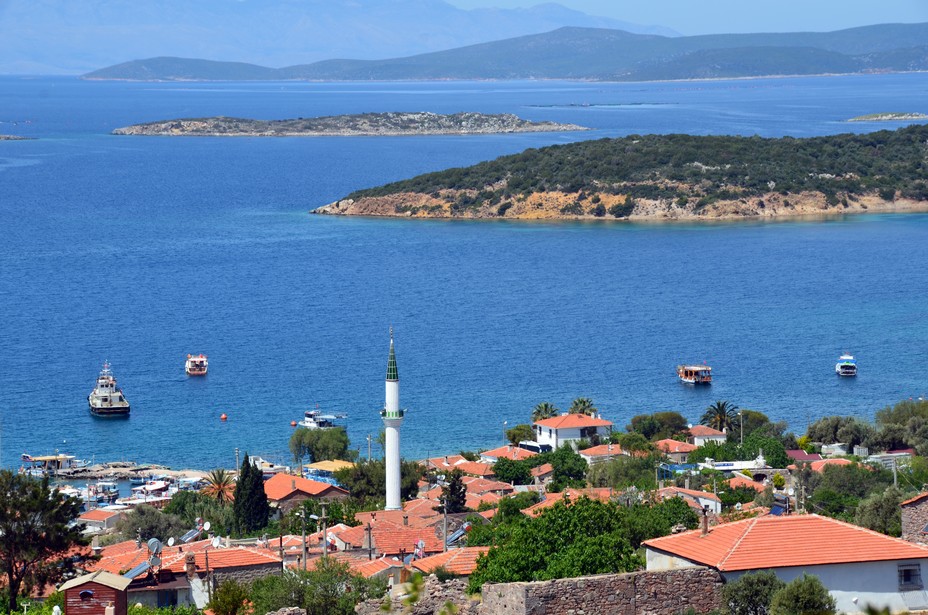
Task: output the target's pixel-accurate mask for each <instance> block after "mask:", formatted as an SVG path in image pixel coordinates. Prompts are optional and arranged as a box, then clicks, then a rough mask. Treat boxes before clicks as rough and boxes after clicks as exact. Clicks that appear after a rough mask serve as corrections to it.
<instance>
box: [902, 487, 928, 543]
mask: <svg viewBox="0 0 928 615" xmlns="http://www.w3.org/2000/svg"><path fill="white" fill-rule="evenodd" d="M925 526H928V498H924V499H921V500H918V501H917V502H912V503H911V504H906V505H905V506H903V507H902V538H903V540H908V541H909V542H917V543H919V544H923V545H924V544H928V534H924V533H923V532H922V530H924V529H925Z"/></svg>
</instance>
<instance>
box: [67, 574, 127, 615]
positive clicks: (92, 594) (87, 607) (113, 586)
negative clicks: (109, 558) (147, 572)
mask: <svg viewBox="0 0 928 615" xmlns="http://www.w3.org/2000/svg"><path fill="white" fill-rule="evenodd" d="M131 582H132V580H131V579H127V578H126V577H123V576H120V575H117V574H111V573H109V572H105V571H103V570H98V571H96V572H92V573H90V574H85V575H83V576H80V577H77V578H76V579H71V580H70V581H68V582H67V583H64V584H62V585H61V587H59V588H58V591H60V592H61V593H62V594H64V613H65V615H105V614H106V610H107V607H110V606H111V607H112V608H113V615H126V611H127V609H128V598H127V592H126V589H127V588H128V587H129V584H130V583H131Z"/></svg>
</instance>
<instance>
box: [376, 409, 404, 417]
mask: <svg viewBox="0 0 928 615" xmlns="http://www.w3.org/2000/svg"><path fill="white" fill-rule="evenodd" d="M405 414H406V411H405V410H402V409H400V410H387V409H386V408H384V409H383V410H381V411H380V418H382V419H401V418H403V416H404V415H405Z"/></svg>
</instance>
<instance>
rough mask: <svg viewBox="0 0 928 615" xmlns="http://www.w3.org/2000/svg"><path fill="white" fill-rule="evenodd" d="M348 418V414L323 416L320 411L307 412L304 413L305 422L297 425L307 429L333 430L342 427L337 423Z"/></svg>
mask: <svg viewBox="0 0 928 615" xmlns="http://www.w3.org/2000/svg"><path fill="white" fill-rule="evenodd" d="M347 417H348V415H347V414H322V411H321V410H319V409H316V410H307V411H306V412H305V413H303V420H302V421H300V422H299V423H297V425H298V426H300V427H305V428H306V429H333V428H335V427H341V426H340V425H336V424H335V421H337V420H338V419H344V418H347Z"/></svg>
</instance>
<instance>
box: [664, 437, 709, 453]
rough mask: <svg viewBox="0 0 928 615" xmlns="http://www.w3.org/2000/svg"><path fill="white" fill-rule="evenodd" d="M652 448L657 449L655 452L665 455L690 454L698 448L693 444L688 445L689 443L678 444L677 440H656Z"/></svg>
mask: <svg viewBox="0 0 928 615" xmlns="http://www.w3.org/2000/svg"><path fill="white" fill-rule="evenodd" d="M654 446H655V447H657V450H659V451H663V452H665V453H668V454H669V453H692V452H693V451H695V450H696V449H697V448H699V447H698V446H696V445H695V444H690V443H689V442H680V441H679V440H670V439H666V440H658V441H657V442H655V443H654Z"/></svg>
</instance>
